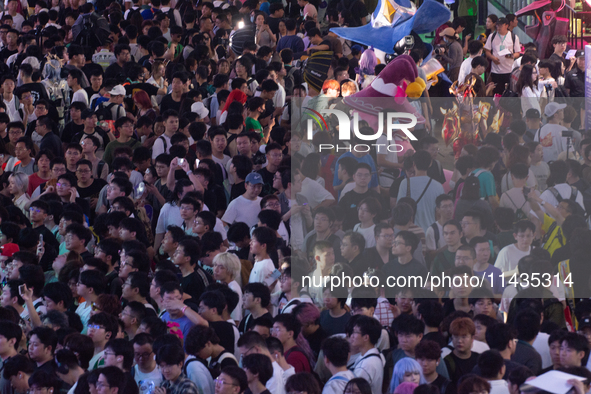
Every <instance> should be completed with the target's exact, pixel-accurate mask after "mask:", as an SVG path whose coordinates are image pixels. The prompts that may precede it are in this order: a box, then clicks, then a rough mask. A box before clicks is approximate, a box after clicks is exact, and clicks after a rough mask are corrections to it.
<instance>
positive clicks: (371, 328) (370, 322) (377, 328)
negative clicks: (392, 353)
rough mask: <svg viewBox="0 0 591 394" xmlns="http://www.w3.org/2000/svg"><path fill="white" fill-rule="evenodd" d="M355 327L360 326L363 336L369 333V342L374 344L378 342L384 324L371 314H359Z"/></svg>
mask: <svg viewBox="0 0 591 394" xmlns="http://www.w3.org/2000/svg"><path fill="white" fill-rule="evenodd" d="M353 327H357V328H359V331H360V332H361V335H362V336H365V335H368V336H369V342H370V343H371V344H372V345H375V344H376V343H378V340H379V339H380V336H381V335H382V325H381V324H380V322H379V321H378V320H377V319H374V318H373V317H369V316H359V317H358V318H357V319H356V320H355V324H354V325H353Z"/></svg>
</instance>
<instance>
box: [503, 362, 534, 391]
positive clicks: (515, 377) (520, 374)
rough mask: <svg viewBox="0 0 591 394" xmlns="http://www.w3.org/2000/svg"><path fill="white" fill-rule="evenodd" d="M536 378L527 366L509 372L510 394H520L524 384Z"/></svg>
mask: <svg viewBox="0 0 591 394" xmlns="http://www.w3.org/2000/svg"><path fill="white" fill-rule="evenodd" d="M532 376H535V375H534V373H533V372H532V371H531V369H529V368H528V367H526V366H523V365H520V366H518V367H517V368H515V369H513V370H512V371H511V372H509V374H508V376H507V383H508V385H509V393H510V394H519V393H520V390H519V387H520V386H521V385H522V384H524V383H525V382H526V381H527V380H528V379H529V378H530V377H532Z"/></svg>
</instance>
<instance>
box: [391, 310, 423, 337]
mask: <svg viewBox="0 0 591 394" xmlns="http://www.w3.org/2000/svg"><path fill="white" fill-rule="evenodd" d="M392 331H394V332H396V334H414V335H421V334H423V333H424V332H425V323H423V322H422V321H421V320H419V319H417V318H416V317H414V316H412V315H405V314H402V315H400V316H398V317H397V318H396V319H394V320H393V321H392Z"/></svg>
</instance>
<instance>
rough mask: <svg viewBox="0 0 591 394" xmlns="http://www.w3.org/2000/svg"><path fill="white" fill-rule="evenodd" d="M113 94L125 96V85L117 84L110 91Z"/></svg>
mask: <svg viewBox="0 0 591 394" xmlns="http://www.w3.org/2000/svg"><path fill="white" fill-rule="evenodd" d="M109 94H110V95H111V96H125V88H124V87H123V85H117V86H115V87H114V88H113V90H111V91H110V92H109Z"/></svg>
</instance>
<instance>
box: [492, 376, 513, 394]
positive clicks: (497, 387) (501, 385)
mask: <svg viewBox="0 0 591 394" xmlns="http://www.w3.org/2000/svg"><path fill="white" fill-rule="evenodd" d="M488 383H489V384H490V393H489V394H509V385H508V384H507V381H506V380H503V379H501V380H489V381H488Z"/></svg>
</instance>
